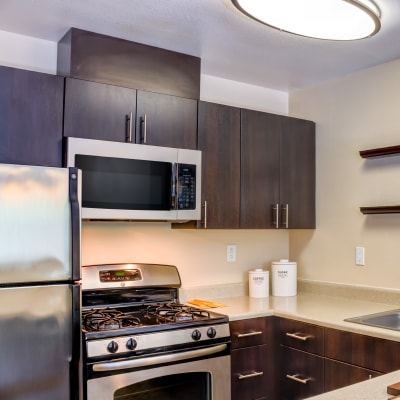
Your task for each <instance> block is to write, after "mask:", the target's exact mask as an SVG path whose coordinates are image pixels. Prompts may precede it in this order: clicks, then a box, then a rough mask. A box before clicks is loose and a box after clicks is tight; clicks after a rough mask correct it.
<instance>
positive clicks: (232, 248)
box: [226, 244, 236, 262]
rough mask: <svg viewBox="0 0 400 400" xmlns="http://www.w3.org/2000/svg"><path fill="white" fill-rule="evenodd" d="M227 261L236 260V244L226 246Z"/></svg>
mask: <svg viewBox="0 0 400 400" xmlns="http://www.w3.org/2000/svg"><path fill="white" fill-rule="evenodd" d="M226 261H228V262H235V261H236V244H228V245H227V246H226Z"/></svg>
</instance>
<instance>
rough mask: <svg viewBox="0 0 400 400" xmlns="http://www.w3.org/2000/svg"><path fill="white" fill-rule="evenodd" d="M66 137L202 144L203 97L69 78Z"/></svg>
mask: <svg viewBox="0 0 400 400" xmlns="http://www.w3.org/2000/svg"><path fill="white" fill-rule="evenodd" d="M144 118H146V121H145V120H144ZM145 132H146V134H145ZM64 136H74V137H83V138H88V139H99V140H111V141H117V142H126V141H132V142H133V143H144V140H143V139H144V136H146V144H150V145H155V146H167V147H182V148H188V149H196V146H197V100H192V99H186V98H181V97H175V96H169V95H165V94H159V93H151V92H144V91H137V90H135V89H130V88H123V87H120V86H113V85H107V84H104V83H97V82H90V81H85V80H81V79H73V78H66V87H65V114H64ZM127 137H129V138H130V139H127Z"/></svg>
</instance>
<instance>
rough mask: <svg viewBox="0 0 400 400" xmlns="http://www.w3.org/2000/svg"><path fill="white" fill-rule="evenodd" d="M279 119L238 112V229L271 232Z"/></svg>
mask: <svg viewBox="0 0 400 400" xmlns="http://www.w3.org/2000/svg"><path fill="white" fill-rule="evenodd" d="M281 125H282V117H281V116H279V115H274V114H268V113H264V112H259V111H253V110H245V109H242V110H241V199H240V200H241V201H240V226H241V228H273V227H274V226H273V222H274V216H273V210H272V207H273V206H274V205H275V204H278V203H279V143H280V131H281Z"/></svg>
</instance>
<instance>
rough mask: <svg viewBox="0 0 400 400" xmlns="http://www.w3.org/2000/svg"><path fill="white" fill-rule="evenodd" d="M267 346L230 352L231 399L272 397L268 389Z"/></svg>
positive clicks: (251, 399)
mask: <svg viewBox="0 0 400 400" xmlns="http://www.w3.org/2000/svg"><path fill="white" fill-rule="evenodd" d="M271 357H272V355H270V354H269V346H267V345H263V346H254V347H247V348H243V349H239V350H232V352H231V379H232V389H231V392H232V400H255V399H272V397H270V396H269V390H268V377H269V376H268V374H269V371H268V370H267V362H268V358H271Z"/></svg>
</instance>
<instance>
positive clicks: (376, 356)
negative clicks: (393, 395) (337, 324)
mask: <svg viewBox="0 0 400 400" xmlns="http://www.w3.org/2000/svg"><path fill="white" fill-rule="evenodd" d="M325 357H327V358H331V359H335V360H339V361H343V362H346V363H348V364H352V365H356V366H359V367H363V368H367V369H370V370H373V371H377V372H382V373H387V372H391V371H394V370H396V369H400V342H395V341H391V340H387V339H380V338H375V337H371V336H366V335H360V334H356V333H352V332H346V331H341V330H336V329H328V328H325Z"/></svg>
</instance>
